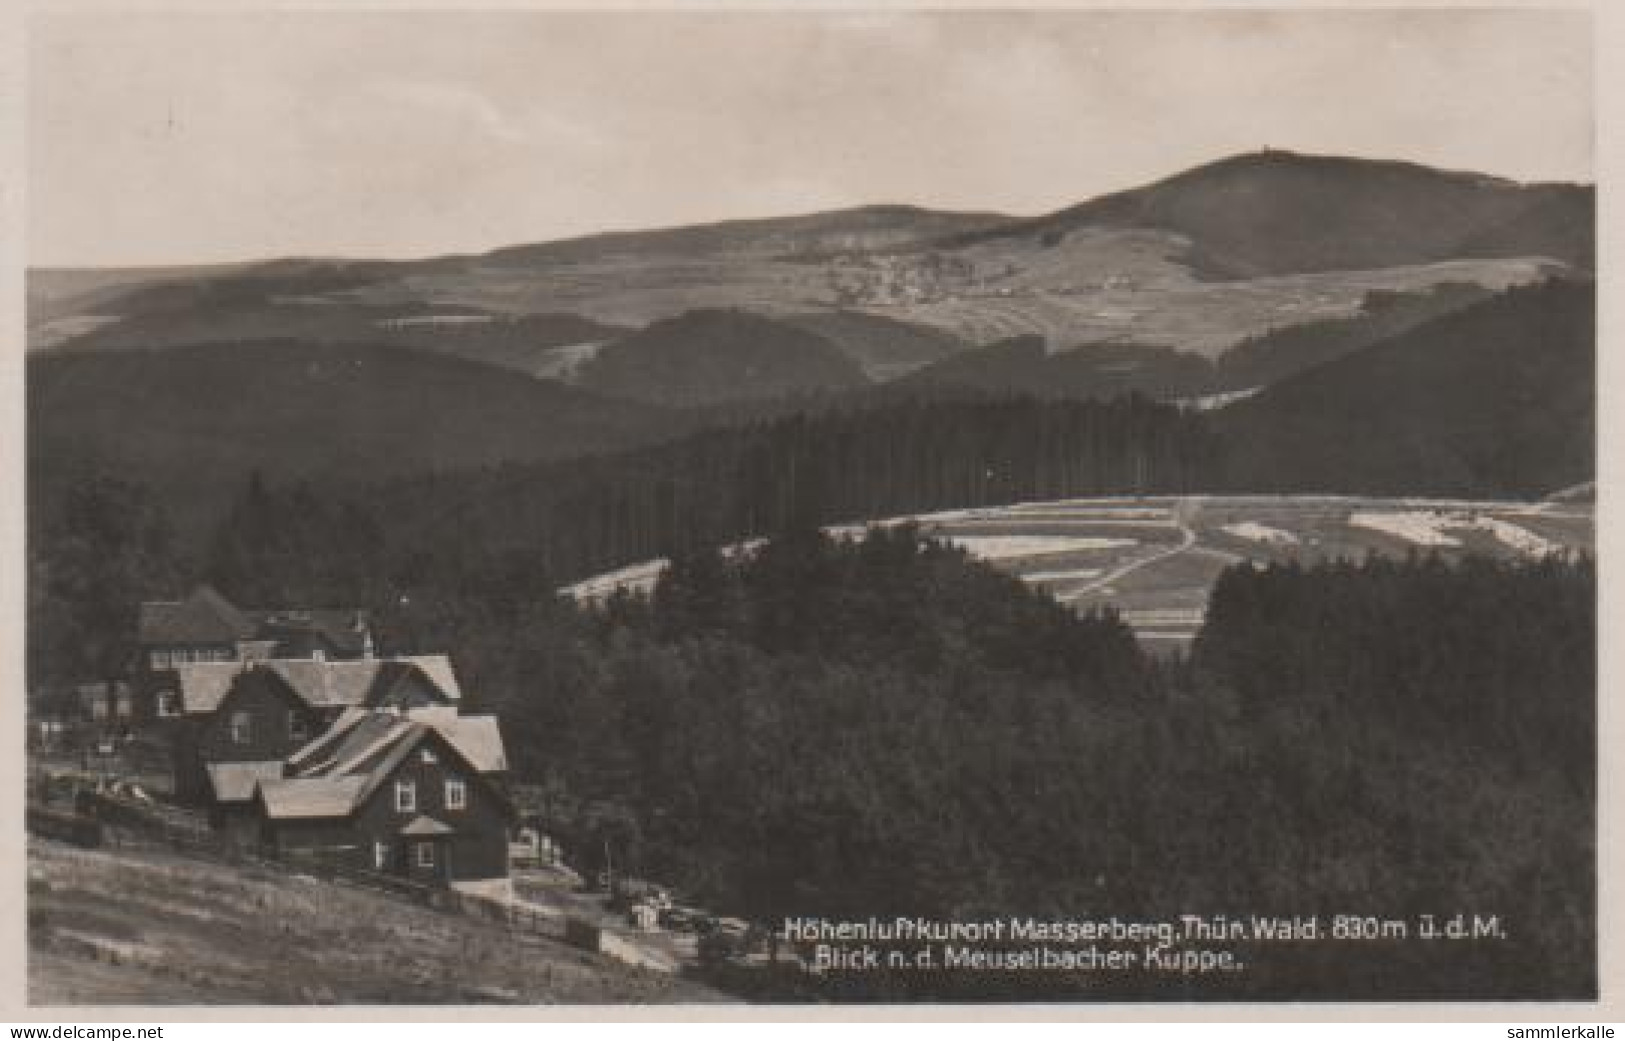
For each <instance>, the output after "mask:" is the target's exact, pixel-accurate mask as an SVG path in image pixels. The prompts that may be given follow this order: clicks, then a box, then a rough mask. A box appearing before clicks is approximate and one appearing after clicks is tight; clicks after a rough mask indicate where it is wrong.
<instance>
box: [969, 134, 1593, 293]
mask: <svg viewBox="0 0 1625 1041" xmlns="http://www.w3.org/2000/svg"><path fill="white" fill-rule="evenodd" d="M1593 209H1594V196H1593V192H1592V191H1591V189H1589V188H1586V187H1582V186H1579V185H1571V184H1534V185H1522V184H1517V183H1514V182H1511V181H1505V180H1501V179H1499V178H1494V177H1487V176H1484V175H1482V174H1474V173H1455V172H1449V171H1443V170H1435V169H1432V168H1431V167H1426V166H1419V165H1417V164H1414V163H1402V162H1391V161H1375V160H1368V159H1351V158H1343V157H1336V156H1314V155H1300V154H1298V153H1294V152H1284V151H1273V150H1269V151H1263V152H1256V153H1251V154H1247V155H1239V156H1234V157H1231V158H1228V159H1222V160H1219V161H1218V162H1215V163H1209V164H1207V165H1204V166H1199V167H1197V168H1195V169H1193V170H1188V171H1186V172H1184V173H1181V174H1178V175H1176V176H1173V177H1170V178H1167V179H1166V180H1162V181H1158V182H1157V183H1156V184H1153V185H1149V186H1147V187H1145V188H1136V189H1133V190H1130V191H1126V192H1119V193H1117V194H1114V195H1108V196H1104V197H1102V198H1099V199H1094V200H1092V201H1090V202H1086V203H1084V204H1082V205H1080V206H1075V207H1072V208H1070V209H1065V210H1061V211H1059V212H1057V213H1052V214H1049V215H1047V216H1043V217H1039V218H1036V219H1034V220H1029V221H1021V222H1017V223H1015V224H1013V225H1010V226H1007V227H1004V228H995V229H991V230H988V231H983V232H973V233H970V234H969V235H967V236H966V237H965V239H964V240H963V241H967V242H974V241H992V240H996V239H1000V238H1007V237H1010V236H1016V235H1019V236H1030V237H1036V238H1038V239H1039V240H1040V241H1042V242H1043V243H1045V244H1047V245H1056V244H1059V242H1060V241H1061V240H1062V239H1064V238H1065V237H1066V236H1067V235H1069V234H1071V233H1072V232H1075V231H1078V230H1080V229H1087V228H1156V229H1161V230H1164V231H1170V232H1173V233H1175V234H1177V235H1180V236H1182V237H1184V238H1185V239H1187V240H1188V241H1189V243H1190V245H1189V249H1188V252H1187V254H1186V259H1187V260H1188V262H1189V263H1190V264H1191V265H1192V266H1193V268H1194V269H1195V270H1197V271H1199V272H1200V273H1202V274H1203V275H1205V276H1207V277H1210V278H1220V279H1247V278H1256V277H1260V276H1266V275H1285V274H1303V273H1309V272H1318V271H1341V270H1358V269H1369V268H1386V267H1399V266H1403V265H1409V264H1427V263H1432V262H1436V261H1441V260H1459V259H1466V258H1495V257H1531V256H1543V257H1550V258H1552V259H1554V260H1560V261H1562V262H1564V263H1566V264H1569V265H1572V266H1575V267H1579V268H1585V269H1589V268H1591V267H1592V266H1593V264H1594V263H1595V255H1594V242H1593V236H1592V231H1591V226H1592V222H1593V220H1594V213H1593Z"/></svg>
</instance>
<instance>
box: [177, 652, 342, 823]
mask: <svg viewBox="0 0 1625 1041" xmlns="http://www.w3.org/2000/svg"><path fill="white" fill-rule="evenodd" d="M239 712H242V713H246V714H247V716H248V720H249V727H248V735H247V736H248V740H247V741H246V742H245V741H238V740H235V739H234V737H233V731H232V721H233V718H234V716H235V715H236V714H237V713H239ZM294 721H298V723H299V724H300V725H301V726H302V727H303V729H302V730H300V731H294V730H293V729H291V726H290V725H291V724H292V723H293V722H294ZM325 723H326V716H325V715H324V714H323V713H320V712H317V711H315V710H313V709H311V708H309V707H308V706H306V705H305V704H304V703H303V702H301V701H300V700H299V699H298V698H296V697H294V696H293V695H292V694H291V693H289V692H288V690H287V688H286V687H284V686H283V685H282V682H281V680H278V679H277V678H276V677H275V676H273V675H271V674H269V673H264V672H255V671H249V672H245V673H243V674H242V675H241V676H239V677H238V678H237V681H236V683H234V684H233V686H232V688H231V690H230V691H229V692H228V693H227V694H226V696H225V697H224V698H222V699H221V700H220V706H219V707H218V708H217V709H216V710H215V711H213V712H210V713H206V714H202V715H201V716H200V717H192V718H188V719H187V720H185V721H184V722H180V721H174V722H172V723H171V724H170V727H169V731H170V733H171V734H172V743H171V747H172V749H173V758H174V763H175V794H176V797H177V798H180V799H182V800H185V801H188V802H204V801H207V800H208V798H209V795H210V789H209V781H208V769H207V768H208V765H209V764H210V763H244V762H267V761H270V760H273V759H286V758H287V757H288V756H289V755H291V754H293V752H294V751H295V750H297V749H298V748H301V747H302V746H304V745H305V744H306V743H308V742H309V741H310V740H312V739H313V738H315V737H316V736H317V735H319V734H320V733H321V732H322V730H323V728H324V726H325Z"/></svg>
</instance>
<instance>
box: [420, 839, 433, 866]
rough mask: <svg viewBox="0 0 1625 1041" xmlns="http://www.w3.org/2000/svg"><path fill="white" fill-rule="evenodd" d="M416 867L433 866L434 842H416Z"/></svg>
mask: <svg viewBox="0 0 1625 1041" xmlns="http://www.w3.org/2000/svg"><path fill="white" fill-rule="evenodd" d="M418 867H425V868H428V867H434V843H432V842H420V843H418Z"/></svg>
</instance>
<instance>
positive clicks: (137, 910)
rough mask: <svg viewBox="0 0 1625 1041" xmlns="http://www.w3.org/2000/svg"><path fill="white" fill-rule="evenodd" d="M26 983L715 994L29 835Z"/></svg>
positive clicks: (163, 1000)
mask: <svg viewBox="0 0 1625 1041" xmlns="http://www.w3.org/2000/svg"><path fill="white" fill-rule="evenodd" d="M28 994H29V1003H30V1004H33V1005H66V1004H75V1005H79V1004H143V1005H148V1004H187V1003H208V1004H269V1005H276V1004H330V1003H355V1004H384V1003H388V1004H475V1003H482V1004H491V1003H495V1004H543V1003H558V1002H579V1003H610V1002H614V1003H625V1002H702V1001H717V1000H724V999H723V998H722V997H721V996H720V995H718V994H716V993H715V992H714V991H710V990H708V989H706V988H704V987H701V986H698V985H697V984H694V983H691V982H689V981H687V980H683V979H679V978H676V977H673V976H668V975H662V974H660V973H655V972H650V971H646V970H640V969H634V968H630V967H628V966H626V965H623V964H621V963H619V962H617V961H613V960H611V959H609V958H607V957H606V956H604V955H600V954H591V953H587V952H585V951H578V950H576V949H574V948H571V947H566V946H564V945H563V944H560V943H557V942H554V941H550V940H545V939H540V938H536V937H531V936H522V935H519V934H515V933H511V932H509V931H508V930H507V929H506V928H504V927H502V926H499V925H496V924H494V923H489V922H484V921H480V920H477V919H473V918H467V917H462V916H458V915H453V914H447V913H443V912H439V911H433V910H430V909H427V908H423V907H419V906H416V905H413V904H409V903H405V902H402V901H398V900H395V899H391V898H389V897H387V896H383V895H379V894H375V893H371V892H367V891H364V890H360V889H353V888H347V887H344V886H340V885H335V884H332V883H328V882H322V881H317V880H315V879H312V878H308V877H306V876H302V875H297V874H285V873H282V872H277V871H271V870H265V869H259V868H247V869H244V868H234V867H229V866H224V865H221V864H215V863H211V862H207V861H201V860H194V859H190V858H187V857H183V856H179V855H176V854H172V853H167V852H157V851H136V850H130V849H122V850H117V851H113V852H106V851H93V850H83V849H78V848H76V847H73V846H67V845H63V844H61V843H56V842H50V841H45V840H40V839H30V840H29V846H28Z"/></svg>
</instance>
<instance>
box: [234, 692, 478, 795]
mask: <svg viewBox="0 0 1625 1041" xmlns="http://www.w3.org/2000/svg"><path fill="white" fill-rule="evenodd" d="M434 738H438V739H439V740H440V741H441V742H443V743H444V745H445V746H446V748H447V750H449V752H450V753H451V754H452V755H453V756H454V757H455V758H456V759H458V760H460V761H461V764H462V766H463V767H464V768H466V769H468V770H469V771H470V772H471V773H472V774H474V775H475V776H480V775H486V774H491V773H495V772H500V771H503V770H506V769H507V755H506V752H505V750H504V749H503V747H502V732H501V729H500V728H499V727H498V725H497V719H496V717H495V716H467V717H460V716H458V715H457V714H456V712H455V710H453V709H450V708H435V709H426V710H415V711H413V712H412V713H409V714H407V715H401V714H399V713H397V712H394V711H390V710H377V711H365V710H360V709H352V710H347V711H345V712H344V713H342V714H341V715H340V716H339V718H338V719H337V720H336V721H334V723H333V725H332V726H331V727H329V728H328V729H327V730H326V731H325V732H324V733H322V734H321V735H320V736H318V737H317V738H316V739H315V740H314V741H311V742H310V743H309V744H307V745H305V747H303V748H301V749H299V750H298V751H297V752H295V753H294V754H293V755H292V756H290V757H289V758H288V760H287V762H288V766H289V767H290V768H291V769H292V770H293V771H294V775H293V776H292V777H287V778H283V779H280V780H276V781H264V782H261V784H260V790H261V792H262V793H263V794H264V796H265V809H266V813H267V814H268V815H269V816H271V817H273V818H286V817H321V816H330V817H343V816H347V815H349V813H350V812H351V811H352V810H354V809H355V808H356V807H357V806H359V805H361V803H363V802H364V801H366V799H367V798H368V797H369V796H371V795H372V793H373V792H374V791H376V790H377V789H378V788H379V786H381V785H382V784H383V783H384V782H385V781H386V780H388V779H389V777H390V776H391V775H392V774H393V773H394V772H395V768H396V767H397V766H399V765H400V764H401V763H402V762H403V761H405V759H406V758H407V756H409V755H411V754H412V752H413V750H415V749H416V748H418V747H419V746H420V745H421V744H422V743H423V742H424V741H425V740H432V739H434Z"/></svg>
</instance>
